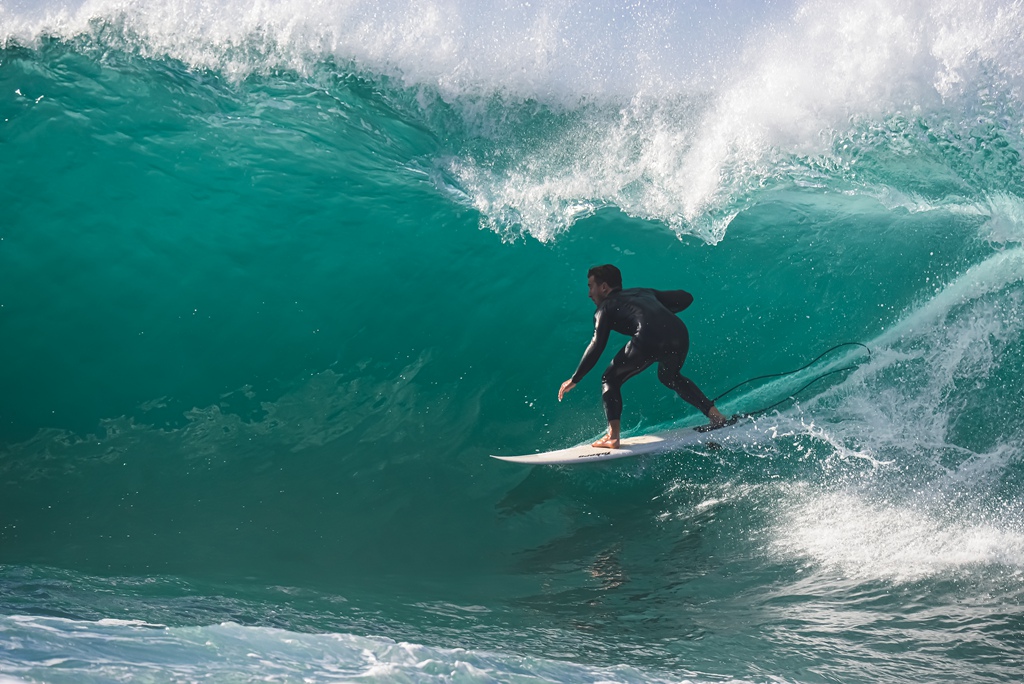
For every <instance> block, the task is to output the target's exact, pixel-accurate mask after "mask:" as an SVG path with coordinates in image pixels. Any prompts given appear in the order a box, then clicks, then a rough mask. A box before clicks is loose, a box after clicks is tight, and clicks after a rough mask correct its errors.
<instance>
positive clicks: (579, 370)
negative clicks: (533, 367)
mask: <svg viewBox="0 0 1024 684" xmlns="http://www.w3.org/2000/svg"><path fill="white" fill-rule="evenodd" d="M610 334H611V327H610V324H609V323H608V320H607V316H605V315H604V310H603V309H600V308H599V309H598V310H597V313H596V314H594V336H593V337H592V338H591V340H590V344H588V345H587V350H586V351H585V352H583V358H582V359H580V365H579V366H577V367H576V372H575V373H573V374H572V377H571V378H569V379H568V380H566V381H565V382H563V383H562V386H561V387H560V388H559V390H558V401H562V397H563V396H565V393H566V392H568V391H569V390H571V389H572V388H573V387H575V386H576V383H578V382H579V381H580V380H582V379H583V376H584V375H586V374H587V373H589V372H590V371H591V369H593V368H594V366H596V365H597V361H598V359H600V358H601V354H602V353H603V352H604V348H605V347H606V346H608V336H609V335H610Z"/></svg>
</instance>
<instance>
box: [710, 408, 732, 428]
mask: <svg viewBox="0 0 1024 684" xmlns="http://www.w3.org/2000/svg"><path fill="white" fill-rule="evenodd" d="M708 418H709V419H710V420H711V425H712V427H719V426H721V425H725V423H726V421H728V420H729V419H728V418H726V417H725V416H723V415H722V412H721V411H719V410H718V409H717V408H715V407H714V406H712V407H711V410H710V411H708Z"/></svg>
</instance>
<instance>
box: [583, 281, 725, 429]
mask: <svg viewBox="0 0 1024 684" xmlns="http://www.w3.org/2000/svg"><path fill="white" fill-rule="evenodd" d="M692 302H693V295H691V294H690V293H689V292H684V291H683V290H664V291H662V290H652V289H649V288H642V287H635V288H630V289H628V290H621V289H620V290H613V291H612V292H611V293H610V294H609V295H608V297H607V298H606V299H605V300H604V301H603V302H601V304H600V305H599V306H598V307H597V313H595V314H594V338H593V339H592V340H591V341H590V345H589V346H588V347H587V351H586V352H584V354H583V359H582V360H581V361H580V365H579V367H578V368H577V369H576V372H575V373H573V375H572V381H573V382H575V383H578V382H579V381H580V380H582V379H583V376H584V375H586V374H587V373H588V372H590V370H591V369H592V368H593V367H594V366H595V365H596V364H597V361H598V359H599V358H600V357H601V353H602V352H603V351H604V348H605V346H606V345H607V344H608V335H609V334H610V333H611V331H612V330H614V331H615V332H617V333H622V334H623V335H629V336H630V337H631V338H632V339H630V341H629V342H628V343H626V346H625V347H623V348H622V349H621V350H620V351H619V353H618V354H616V355H615V358H613V359H612V362H611V363H610V364H609V365H608V369H607V370H606V371H605V372H604V375H603V376H601V383H602V387H601V389H602V393H601V398H602V399H603V400H604V411H605V415H607V417H608V420H609V421H612V420H619V419H620V418H621V416H622V392H621V388H622V383H624V382H626V380H629V379H630V378H631V377H633V376H634V375H636V374H637V373H639V372H640V371H642V370H643V369H645V368H647V367H648V366H650V365H651V364H652V363H654V362H657V363H658V380H660V381H661V382H662V383H663V384H664V385H665V386H666V387H668V388H670V389H672V390H674V391H675V392H676V393H677V394H678V395H679V396H680V397H681V398H682V399H683V400H684V401H686V402H688V403H690V404H692V405H693V406H695V407H696V408H697V409H699V410H700V412H701V413H703V414H704V415H707V414H708V411H710V410H711V407H712V406H713V404H712V403H711V401H710V400H709V399H708V398H707V397H706V396H704V393H703V392H701V391H700V388H699V387H697V385H695V384H694V383H693V381H692V380H690V379H689V378H685V377H683V375H682V374H681V373H680V372H679V371H680V370H681V369H682V367H683V362H684V361H685V360H686V353H687V352H688V351H689V349H690V333H689V332H688V331H687V330H686V326H685V325H683V322H682V321H681V320H679V318H678V317H677V316H676V315H675V314H677V313H678V312H680V311H682V310H683V309H685V308H686V307H688V306H690V304H691V303H692Z"/></svg>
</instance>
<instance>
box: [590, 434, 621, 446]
mask: <svg viewBox="0 0 1024 684" xmlns="http://www.w3.org/2000/svg"><path fill="white" fill-rule="evenodd" d="M590 446H593V447H597V448H598V449H618V448H619V440H618V439H617V438H616V439H613V438H612V437H610V436H608V435H605V436H604V437H602V438H601V439H599V440H597V441H596V442H594V443H593V444H591V445H590Z"/></svg>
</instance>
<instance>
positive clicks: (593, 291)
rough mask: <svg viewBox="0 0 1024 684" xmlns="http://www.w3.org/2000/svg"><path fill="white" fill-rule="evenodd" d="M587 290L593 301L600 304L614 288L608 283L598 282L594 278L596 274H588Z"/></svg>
mask: <svg viewBox="0 0 1024 684" xmlns="http://www.w3.org/2000/svg"><path fill="white" fill-rule="evenodd" d="M587 290H588V294H589V295H590V299H591V301H593V302H594V304H597V305H598V306H600V305H601V302H603V301H604V300H605V297H607V296H608V293H609V292H611V291H612V288H611V286H609V285H608V283H598V282H597V281H596V280H594V276H587Z"/></svg>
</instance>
